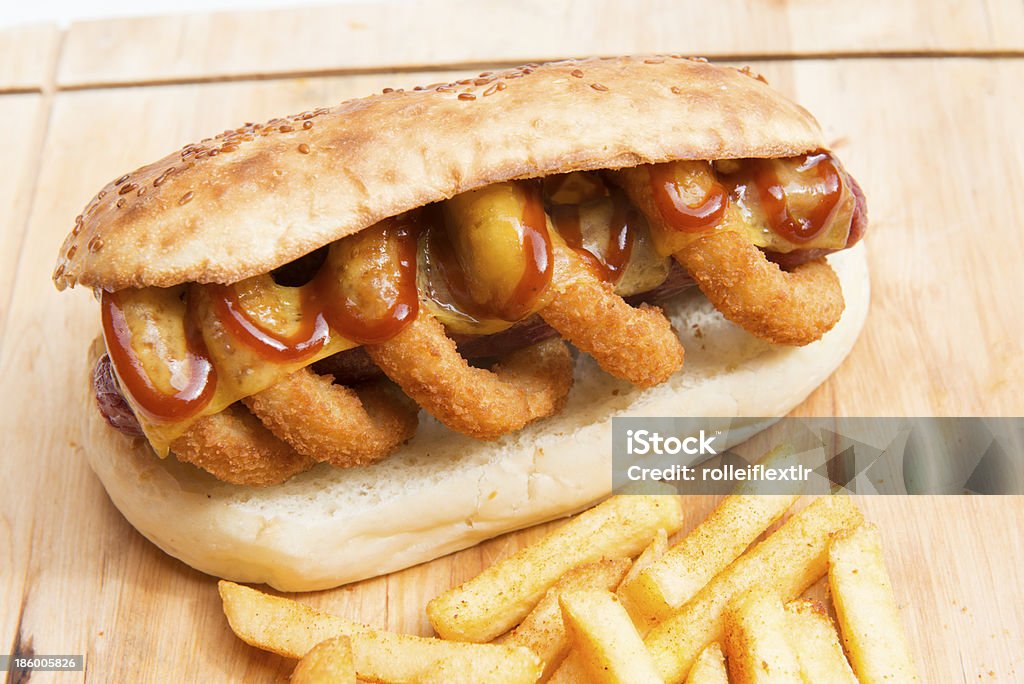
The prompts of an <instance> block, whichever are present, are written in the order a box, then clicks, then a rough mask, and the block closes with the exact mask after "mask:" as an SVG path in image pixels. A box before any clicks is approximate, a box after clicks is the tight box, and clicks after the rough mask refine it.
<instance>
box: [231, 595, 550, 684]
mask: <svg viewBox="0 0 1024 684" xmlns="http://www.w3.org/2000/svg"><path fill="white" fill-rule="evenodd" d="M217 586H218V589H219V590H220V596H221V600H222V601H223V602H224V615H225V616H227V619H228V624H230V625H231V629H232V631H234V633H235V634H236V635H238V637H239V638H240V639H241V640H242V641H244V642H246V643H247V644H250V645H252V646H255V647H257V648H261V649H263V650H265V651H271V652H273V653H278V654H280V655H283V656H287V657H289V658H301V657H303V656H304V655H306V654H307V653H308V652H309V651H310V650H312V649H313V647H315V646H316V645H317V644H319V643H320V642H322V641H325V640H326V639H330V638H331V637H336V636H347V637H348V638H349V639H350V641H351V642H352V654H353V658H354V661H355V667H356V674H358V676H359V677H361V678H363V679H370V680H373V681H381V682H416V681H418V680H419V679H420V677H422V676H423V674H424V673H426V672H428V671H429V670H430V669H431V668H433V667H434V666H435V665H437V664H438V663H439V662H440V661H444V660H447V659H450V658H455V659H458V658H464V659H466V661H467V662H468V661H474V662H475V665H476V666H477V667H479V671H481V672H500V673H501V676H500V677H498V678H496V679H492V680H484V679H481V680H478V681H493V682H522V683H523V684H527V683H529V684H533V682H536V681H537V678H538V677H540V672H541V664H540V661H539V660H537V656H535V655H533V653H531V652H530V651H528V650H526V649H525V648H519V647H515V646H502V645H498V644H462V643H454V642H450V641H442V640H441V639H433V638H427V637H417V636H410V635H407V634H393V633H391V632H383V631H378V630H375V629H372V628H371V627H368V626H366V625H363V624H360V623H358V622H352V621H350V620H346V619H344V618H340V617H337V616H335V615H330V614H328V613H322V612H320V611H317V610H314V609H312V608H310V607H309V606H305V605H302V604H301V603H297V602H295V601H292V600H290V599H286V598H280V597H278V596H270V595H269V594H264V593H262V592H259V591H256V590H255V589H250V588H249V587H246V586H242V585H239V584H235V583H234V582H227V581H224V580H222V581H220V582H219V583H218V585H217Z"/></svg>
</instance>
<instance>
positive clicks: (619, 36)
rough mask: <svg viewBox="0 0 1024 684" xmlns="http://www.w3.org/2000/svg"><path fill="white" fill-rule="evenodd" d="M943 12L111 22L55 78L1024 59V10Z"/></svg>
mask: <svg viewBox="0 0 1024 684" xmlns="http://www.w3.org/2000/svg"><path fill="white" fill-rule="evenodd" d="M942 5H943V6H942V9H938V8H937V6H936V3H935V2H932V1H931V0H912V1H908V2H891V0H867V1H865V2H850V0H818V1H816V2H807V1H806V0H777V1H774V2H763V3H762V2H748V1H747V0H722V1H721V2H706V1H705V0H686V1H684V2H664V1H663V0H636V1H635V2H621V0H569V1H567V2H549V1H548V0H490V1H487V2H479V1H475V0H439V1H438V0H434V1H431V2H427V1H426V0H415V1H412V0H409V1H406V2H401V3H391V2H387V3H373V4H343V5H337V6H331V7H322V6H321V7H308V8H301V9H287V10H279V11H273V12H232V13H217V14H189V15H176V16H162V17H141V18H131V19H118V20H102V21H91V22H82V23H76V24H74V25H72V27H71V29H70V31H69V34H68V36H67V41H66V44H65V49H64V52H63V58H62V60H61V64H60V69H59V74H58V83H59V85H60V86H61V87H82V86H88V85H99V84H132V83H154V82H156V83H160V82H174V81H195V80H219V79H237V78H266V77H267V76H271V75H286V74H287V75H303V74H323V73H330V72H349V73H351V72H353V71H366V70H371V71H383V70H388V69H399V68H413V67H415V68H425V67H433V68H438V67H441V68H443V67H451V66H458V65H476V64H479V63H481V62H488V63H497V62H501V63H522V62H528V61H534V60H547V59H559V58H563V57H571V56H582V55H592V54H623V53H630V52H635V51H637V50H641V51H644V52H683V53H686V54H696V55H706V56H709V57H717V56H759V55H762V56H763V55H780V56H791V55H832V54H836V55H841V54H870V53H878V52H884V53H907V52H910V53H933V52H937V53H948V52H961V53H989V54H991V53H993V52H1015V53H1022V52H1024V5H1022V4H1021V3H1019V2H1015V1H1014V0H970V1H968V2H946V3H942ZM252 36H258V37H259V39H258V40H250V39H249V38H250V37H252ZM125 37H131V40H126V39H125ZM410 37H416V38H415V39H411V38H410Z"/></svg>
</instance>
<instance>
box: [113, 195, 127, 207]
mask: <svg viewBox="0 0 1024 684" xmlns="http://www.w3.org/2000/svg"><path fill="white" fill-rule="evenodd" d="M127 203H128V200H126V199H125V198H124V197H122V198H121V199H119V200H117V205H116V206H117V208H118V209H120V208H121V207H123V206H124V205H126V204H127Z"/></svg>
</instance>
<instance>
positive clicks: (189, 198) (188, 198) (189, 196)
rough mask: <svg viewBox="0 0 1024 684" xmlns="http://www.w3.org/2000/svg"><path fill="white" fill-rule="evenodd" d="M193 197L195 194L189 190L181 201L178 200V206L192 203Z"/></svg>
mask: <svg viewBox="0 0 1024 684" xmlns="http://www.w3.org/2000/svg"><path fill="white" fill-rule="evenodd" d="M193 196H194V193H193V192H192V191H191V190H189V191H188V192H186V193H185V194H184V195H182V196H181V199H179V200H178V206H182V205H185V204H188V203H189V202H191V201H192V197H193Z"/></svg>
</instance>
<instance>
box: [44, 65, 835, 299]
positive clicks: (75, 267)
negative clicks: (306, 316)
mask: <svg viewBox="0 0 1024 684" xmlns="http://www.w3.org/2000/svg"><path fill="white" fill-rule="evenodd" d="M824 146H825V144H824V141H823V140H822V134H821V131H820V129H819V127H818V124H817V122H816V121H815V120H814V118H813V117H812V116H811V115H810V114H809V113H807V111H805V110H804V109H803V108H801V107H799V106H798V105H796V104H794V103H792V102H790V101H789V100H787V99H786V98H784V97H783V96H782V95H780V94H779V93H778V92H776V91H774V90H772V89H771V88H769V87H768V86H767V85H765V84H764V83H763V82H761V81H760V80H758V79H757V78H755V77H753V76H751V75H750V74H749V72H741V71H738V70H736V69H733V68H729V67H722V66H715V65H712V64H707V63H704V62H701V61H692V60H688V59H683V58H680V57H665V58H660V57H659V58H650V57H648V58H644V57H620V58H614V59H591V60H583V61H567V62H558V63H552V64H544V65H540V66H537V65H530V66H525V67H519V68H517V69H512V70H508V71H501V72H496V73H493V74H485V75H481V76H480V77H479V78H476V79H467V80H464V81H460V82H458V83H454V84H448V85H442V86H434V87H430V88H425V89H421V90H413V91H406V92H400V91H396V92H388V93H382V94H378V95H373V96H370V97H365V98H362V99H358V100H350V101H348V102H343V103H341V104H340V105H338V106H336V107H331V108H326V109H318V110H315V111H312V112H305V113H303V114H299V115H297V116H291V117H286V118H282V119H274V120H272V121H269V122H267V123H266V124H263V125H252V124H250V125H246V126H243V127H241V128H239V129H236V130H235V131H232V132H229V133H225V134H221V135H219V136H217V137H215V138H211V139H207V140H205V141H203V142H201V143H198V144H196V145H190V146H187V147H185V148H184V149H182V150H181V151H178V152H175V153H173V154H171V155H169V156H167V157H165V158H163V159H161V160H160V161H157V162H155V163H153V164H150V165H148V166H144V167H142V168H140V169H138V170H136V171H134V172H132V173H129V174H125V175H124V176H122V177H121V178H119V179H117V180H116V181H115V182H112V183H109V184H108V185H107V186H106V187H104V188H103V189H102V190H101V191H100V192H99V193H98V194H97V196H96V198H94V199H93V200H92V201H91V202H90V203H89V205H88V206H87V207H86V208H85V210H84V211H83V213H82V215H81V216H80V217H79V218H78V219H77V220H76V223H75V227H74V229H73V231H72V233H71V234H70V235H69V236H68V238H67V239H66V240H65V242H64V245H63V247H62V249H61V253H60V257H59V259H58V261H57V266H56V270H55V271H54V275H53V279H54V282H55V284H56V285H57V287H58V288H59V289H64V288H65V287H73V286H74V285H75V284H82V285H86V286H89V287H99V288H104V289H107V290H119V289H123V288H126V287H143V286H150V285H155V286H161V287H167V286H171V285H176V284H179V283H183V282H201V283H209V282H216V283H231V282H235V281H238V280H241V279H243V278H247V277H249V276H253V275H257V274H260V273H266V272H268V271H270V270H272V269H273V268H276V267H278V266H281V265H282V264H285V263H287V262H289V261H292V260H294V259H296V258H298V257H300V256H302V255H304V254H307V253H309V252H311V251H313V250H314V249H316V248H318V247H321V246H323V245H325V244H328V243H330V242H333V241H334V240H337V239H339V238H342V237H344V236H346V235H350V234H352V233H355V232H358V231H360V230H362V229H364V228H366V227H368V226H371V225H373V224H374V223H376V222H378V221H380V220H381V219H384V218H387V217H389V216H394V215H396V214H399V213H402V212H404V211H408V210H410V209H415V208H417V207H420V206H423V205H425V204H428V203H431V202H436V201H439V200H443V199H446V198H449V197H451V196H453V195H456V194H458V193H460V192H464V191H467V190H471V189H473V188H477V187H481V186H484V185H488V184H490V183H494V182H497V181H503V180H509V179H515V178H529V177H536V176H545V175H550V174H554V173H563V172H568V171H574V170H593V169H606V168H622V167H627V166H635V165H638V164H647V163H657V162H664V161H669V160H674V159H728V158H743V157H781V156H795V155H798V154H803V153H805V152H808V151H811V150H813V149H816V148H821V147H824Z"/></svg>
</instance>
